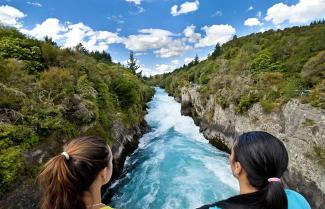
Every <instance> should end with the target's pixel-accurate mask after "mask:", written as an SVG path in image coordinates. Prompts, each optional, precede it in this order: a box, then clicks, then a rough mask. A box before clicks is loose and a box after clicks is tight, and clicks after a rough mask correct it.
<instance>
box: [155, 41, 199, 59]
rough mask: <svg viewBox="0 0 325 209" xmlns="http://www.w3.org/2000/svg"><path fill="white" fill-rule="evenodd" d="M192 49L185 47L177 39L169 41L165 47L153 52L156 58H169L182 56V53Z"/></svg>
mask: <svg viewBox="0 0 325 209" xmlns="http://www.w3.org/2000/svg"><path fill="white" fill-rule="evenodd" d="M191 49H193V47H192V46H189V45H186V44H185V43H184V42H183V40H181V39H177V40H172V41H170V42H169V43H168V44H167V46H164V47H162V48H161V49H159V50H156V51H154V53H155V54H157V55H158V57H161V58H169V57H176V56H180V55H182V54H183V53H184V52H186V51H189V50H191Z"/></svg>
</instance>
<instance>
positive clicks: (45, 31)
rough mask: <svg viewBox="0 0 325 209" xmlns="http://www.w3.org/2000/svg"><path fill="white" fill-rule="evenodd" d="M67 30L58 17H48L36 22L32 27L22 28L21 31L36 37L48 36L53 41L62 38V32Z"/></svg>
mask: <svg viewBox="0 0 325 209" xmlns="http://www.w3.org/2000/svg"><path fill="white" fill-rule="evenodd" d="M67 30H68V28H66V27H65V26H64V25H62V24H60V21H59V20H58V19H56V18H48V19H46V20H45V21H44V22H42V23H41V24H36V26H35V28H34V29H32V30H26V29H22V32H24V33H27V34H29V35H31V36H34V37H35V38H38V39H43V38H44V37H45V36H49V37H51V38H52V39H53V40H54V41H58V40H60V39H62V38H63V35H62V32H65V31H67Z"/></svg>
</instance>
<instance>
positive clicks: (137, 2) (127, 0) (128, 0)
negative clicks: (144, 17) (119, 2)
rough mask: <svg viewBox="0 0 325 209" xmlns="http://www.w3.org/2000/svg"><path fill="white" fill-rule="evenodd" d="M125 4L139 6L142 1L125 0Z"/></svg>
mask: <svg viewBox="0 0 325 209" xmlns="http://www.w3.org/2000/svg"><path fill="white" fill-rule="evenodd" d="M125 1H126V2H130V3H134V4H136V5H140V4H141V2H142V0H125Z"/></svg>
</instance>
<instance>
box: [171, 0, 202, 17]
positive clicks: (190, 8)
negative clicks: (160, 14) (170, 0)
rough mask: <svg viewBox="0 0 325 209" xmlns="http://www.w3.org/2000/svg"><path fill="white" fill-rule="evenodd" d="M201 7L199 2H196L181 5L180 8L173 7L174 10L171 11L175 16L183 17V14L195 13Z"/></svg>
mask: <svg viewBox="0 0 325 209" xmlns="http://www.w3.org/2000/svg"><path fill="white" fill-rule="evenodd" d="M199 5H200V2H199V1H198V0H196V1H194V2H188V1H187V2H185V3H183V4H181V5H180V6H178V5H174V6H172V8H171V9H170V13H171V14H172V15H173V16H178V15H181V14H186V13H189V12H194V11H196V10H198V9H199Z"/></svg>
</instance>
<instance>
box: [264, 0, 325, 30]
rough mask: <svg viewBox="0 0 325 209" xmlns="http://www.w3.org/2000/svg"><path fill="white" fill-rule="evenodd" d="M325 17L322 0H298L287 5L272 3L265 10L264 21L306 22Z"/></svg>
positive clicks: (274, 22) (278, 22)
mask: <svg viewBox="0 0 325 209" xmlns="http://www.w3.org/2000/svg"><path fill="white" fill-rule="evenodd" d="M322 18H325V1H324V0H300V1H299V2H298V3H297V4H295V5H291V6H288V5H286V4H284V3H278V4H275V5H273V6H272V7H270V8H269V9H268V10H267V15H266V17H265V20H266V21H272V23H273V24H276V25H278V24H281V23H283V22H285V21H289V23H307V22H309V21H312V20H315V19H322Z"/></svg>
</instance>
